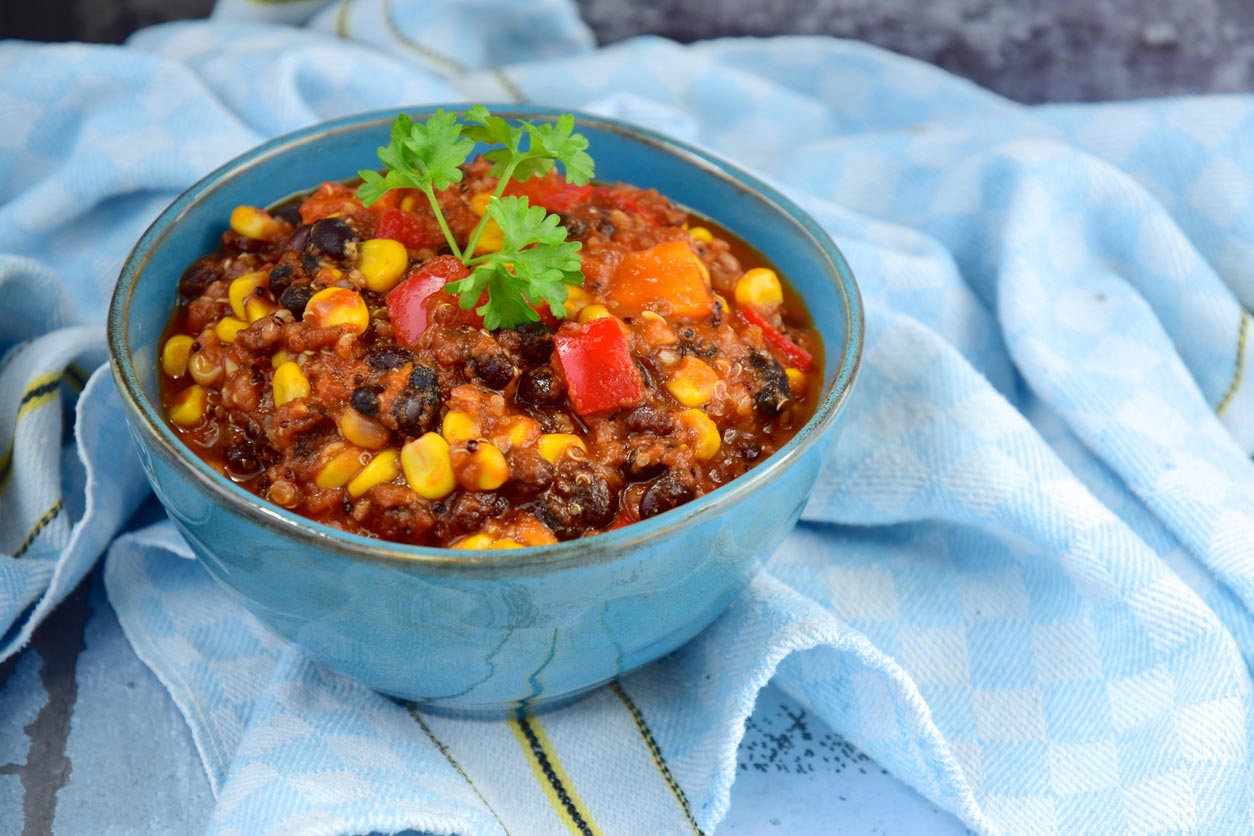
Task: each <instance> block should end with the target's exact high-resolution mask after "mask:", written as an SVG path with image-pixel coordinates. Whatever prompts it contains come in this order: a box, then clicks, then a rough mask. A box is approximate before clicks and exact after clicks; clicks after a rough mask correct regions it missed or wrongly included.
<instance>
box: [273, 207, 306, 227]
mask: <svg viewBox="0 0 1254 836" xmlns="http://www.w3.org/2000/svg"><path fill="white" fill-rule="evenodd" d="M270 215H271V216H272V217H275V218H281V219H283V220H285V221H287V222H288V223H290V224H291V225H292V226H300V204H299V203H284V204H283V205H282V206H280V207H278V208H277V209H273V210H271V212H270Z"/></svg>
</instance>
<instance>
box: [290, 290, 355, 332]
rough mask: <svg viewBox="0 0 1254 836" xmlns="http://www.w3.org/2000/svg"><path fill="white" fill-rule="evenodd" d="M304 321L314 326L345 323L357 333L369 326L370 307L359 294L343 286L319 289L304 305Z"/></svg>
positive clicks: (326, 326) (328, 326)
mask: <svg viewBox="0 0 1254 836" xmlns="http://www.w3.org/2000/svg"><path fill="white" fill-rule="evenodd" d="M304 320H305V322H309V323H311V324H312V325H313V326H314V327H315V328H334V327H336V326H338V325H347V326H349V327H350V328H352V329H353V331H355V332H356V333H358V334H364V333H366V329H367V328H369V327H370V308H369V307H367V306H366V300H365V299H362V298H361V294H359V293H357V292H356V291H352V290H349V289H348V288H344V287H328V288H325V289H324V290H319V291H318V292H317V293H315V294H314V295H313V297H312V298H311V299H310V300H309V304H308V305H306V306H305V316H304Z"/></svg>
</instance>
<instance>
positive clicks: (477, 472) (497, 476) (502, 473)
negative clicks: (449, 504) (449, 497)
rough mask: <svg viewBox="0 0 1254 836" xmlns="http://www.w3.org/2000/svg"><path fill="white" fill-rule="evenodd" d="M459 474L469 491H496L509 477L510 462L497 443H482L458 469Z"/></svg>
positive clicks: (460, 479) (462, 483)
mask: <svg viewBox="0 0 1254 836" xmlns="http://www.w3.org/2000/svg"><path fill="white" fill-rule="evenodd" d="M457 476H458V482H460V483H461V486H462V487H463V488H465V489H466V490H468V491H494V490H496V489H497V488H499V487H500V486H501V485H504V484H505V482H506V481H507V480H508V479H509V464H508V463H507V462H506V461H505V454H503V453H502V452H501V451H500V450H498V449H497V448H496V446H495V445H492V444H480V445H479V446H478V447H477V448H476V449H475V452H473V453H471V454H470V455H469V456H467V457H466V461H465V462H463V463H462V464H461V466H460V467H459V468H458V469H457Z"/></svg>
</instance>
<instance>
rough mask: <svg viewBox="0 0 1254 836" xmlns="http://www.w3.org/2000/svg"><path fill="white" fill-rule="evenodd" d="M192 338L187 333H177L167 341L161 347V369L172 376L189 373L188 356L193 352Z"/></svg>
mask: <svg viewBox="0 0 1254 836" xmlns="http://www.w3.org/2000/svg"><path fill="white" fill-rule="evenodd" d="M192 342H193V340H192V338H191V337H189V336H187V335H186V334H175V335H174V336H173V337H170V339H168V340H166V341H165V347H164V348H162V349H161V370H162V371H163V372H165V373H166V374H168V375H169V376H170V377H182V376H183V375H185V374H187V358H188V357H190V356H191V353H192Z"/></svg>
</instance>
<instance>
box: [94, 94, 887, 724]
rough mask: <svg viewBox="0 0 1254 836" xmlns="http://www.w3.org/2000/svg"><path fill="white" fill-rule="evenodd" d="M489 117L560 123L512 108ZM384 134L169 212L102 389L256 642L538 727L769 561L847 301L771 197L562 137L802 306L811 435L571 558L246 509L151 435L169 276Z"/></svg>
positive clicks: (372, 118) (201, 468)
mask: <svg viewBox="0 0 1254 836" xmlns="http://www.w3.org/2000/svg"><path fill="white" fill-rule="evenodd" d="M450 107H453V108H456V107H457V106H456V105H453V106H450ZM430 111H434V108H431V109H430ZM430 111H427V112H424V113H415V114H414V118H415V119H419V118H426V116H427V115H429V113H430ZM494 112H497V111H496V110H495V109H494ZM499 113H500V115H503V116H506V117H509V118H540V119H544V118H547V117H553V116H555V115H556V111H552V110H548V109H545V108H537V107H511V106H508V105H506V106H502V107H501V108H500V110H499ZM394 115H395V114H394V113H391V112H389V113H372V114H365V115H361V116H354V117H350V118H347V119H341V120H338V121H335V122H329V123H326V124H323V125H317V126H314V127H312V128H307V129H305V130H302V131H298V132H296V133H294V134H289V135H288V136H284V137H280V138H278V139H275V140H272V141H270V142H267V143H265V144H264V145H262V146H260V147H259V148H256V149H255V150H253V151H250V152H248V153H247V154H244V155H243V156H241V157H239V158H237V159H235V160H233V161H232V162H230V163H227V164H226V165H225V166H223V167H222V168H220V169H218V170H217V171H215V172H213V173H212V174H210V175H209V176H208V177H206V178H205V179H203V180H201V181H200V182H199V183H197V184H196V185H195V186H192V188H190V189H189V190H188V191H187V192H185V193H184V194H183V195H182V196H181V197H179V198H178V199H177V200H176V201H174V203H173V204H172V205H171V206H170V208H168V209H167V210H166V211H165V212H163V213H162V214H161V216H160V217H159V218H157V220H156V222H154V223H153V225H152V226H151V227H150V228H149V229H148V231H147V232H145V233H144V236H143V238H141V239H140V241H139V243H138V244H137V245H136V247H135V250H134V252H132V253H131V256H130V258H129V259H128V260H127V262H126V266H125V267H124V268H123V270H122V275H121V278H120V279H119V282H118V287H117V291H116V292H115V293H114V296H113V301H112V304H111V306H110V309H109V349H110V352H111V357H112V366H113V373H114V376H115V377H116V379H117V383H118V388H119V390H120V391H121V394H122V400H123V402H124V403H125V404H126V407H127V411H128V418H129V424H130V426H129V428H130V431H131V436H132V437H133V438H134V441H135V446H136V448H137V449H138V451H139V454H140V458H141V459H142V461H143V464H144V468H145V469H146V471H147V473H148V478H149V480H150V481H151V482H152V486H153V489H154V490H155V491H156V494H157V496H158V497H159V498H160V500H161V502H162V503H163V504H164V505H165V508H166V511H167V512H168V513H169V515H170V518H171V519H173V521H174V523H175V525H177V526H178V528H179V530H180V531H181V532H182V533H183V535H184V536H185V537H186V538H187V540H188V542H189V543H190V544H191V547H192V549H193V550H194V551H195V553H196V555H197V556H198V557H199V558H200V560H201V562H202V563H203V564H204V565H205V567H206V568H207V569H208V570H209V572H210V573H211V574H212V575H213V576H214V577H215V578H216V579H217V580H218V581H219V582H220V583H221V584H222V585H223V586H224V587H226V588H227V589H228V590H230V591H231V592H232V593H233V594H234V595H235V596H236V597H237V598H238V599H239V601H240V602H241V603H243V605H244V606H245V607H247V608H248V609H249V610H250V611H251V612H252V613H253V614H254V615H255V616H256V617H257V618H258V619H260V620H261V621H262V622H263V623H265V624H266V625H267V626H269V627H270V628H272V629H273V630H275V631H277V632H278V633H280V634H282V635H283V636H286V637H287V638H288V639H290V640H292V641H293V642H296V643H297V644H298V645H300V646H301V647H302V648H304V649H305V651H306V652H308V654H309V655H310V656H311V657H313V658H314V659H316V660H318V661H319V662H321V663H322V664H324V665H326V666H327V667H329V668H332V669H333V670H336V671H339V672H341V673H344V674H347V675H348V676H351V677H353V678H355V679H357V680H360V681H361V682H363V683H365V684H366V685H368V686H370V687H371V688H374V689H376V690H378V691H382V692H384V693H387V694H392V695H394V696H397V697H403V698H405V699H409V700H414V701H416V702H418V703H419V704H421V705H422V706H423V707H425V708H428V709H431V710H435V711H443V712H446V713H456V714H462V715H472V716H485V717H493V716H502V715H505V714H513V713H515V712H519V711H524V712H534V711H540V710H544V709H546V708H550V707H553V706H556V705H559V704H561V703H563V702H566V701H569V700H571V699H573V698H575V697H577V696H579V695H580V694H583V693H585V692H587V691H590V690H591V689H594V688H596V687H597V686H599V685H601V684H603V683H605V682H608V681H610V680H612V679H614V678H615V677H618V676H620V675H622V674H623V673H626V672H627V671H630V670H632V669H633V668H636V667H638V666H640V665H643V664H645V663H646V662H649V661H652V660H654V659H657V658H658V657H660V656H663V655H665V654H666V653H669V652H670V651H672V650H675V649H676V648H678V647H679V646H680V645H682V644H683V643H684V642H686V641H688V640H689V639H691V638H692V637H693V636H695V635H696V634H697V633H699V632H700V631H701V630H702V629H703V628H704V627H706V626H707V625H708V624H709V623H710V622H712V621H713V620H714V619H715V618H716V617H717V616H718V615H719V613H721V612H722V611H723V610H724V609H725V608H726V607H727V605H728V604H729V603H731V601H732V599H733V598H735V596H736V595H737V594H738V593H739V592H740V591H741V590H743V589H744V587H745V585H746V584H747V583H748V582H749V580H750V578H752V577H753V575H754V573H755V572H756V571H757V569H758V568H759V567H760V565H761V564H762V563H763V562H764V561H765V559H766V558H767V557H769V556H770V554H771V552H772V551H774V550H775V548H776V547H777V546H778V545H779V544H780V542H781V541H782V540H783V539H784V536H785V535H786V534H787V533H788V531H789V530H790V529H791V528H792V527H793V525H794V524H795V523H796V521H797V518H798V516H799V515H800V513H801V508H802V506H803V505H804V504H805V501H806V498H807V497H808V496H809V494H810V491H811V490H812V489H813V487H814V482H815V479H816V478H817V477H818V474H819V472H820V470H821V469H822V468H823V466H824V460H825V459H826V458H827V455H826V454H827V451H828V450H829V448H830V446H831V444H832V441H833V439H834V437H835V430H836V426H837V422H838V419H839V416H840V413H841V410H842V407H843V406H844V403H845V400H846V398H847V397H848V394H849V391H850V386H851V385H852V384H853V379H854V375H855V372H856V370H857V366H858V358H859V355H860V353H861V348H862V308H861V304H860V301H859V297H858V289H857V286H856V285H855V284H854V280H853V276H852V275H851V274H850V272H849V268H848V266H847V265H846V264H845V261H844V259H843V258H842V257H841V254H840V252H839V251H838V250H837V249H836V247H835V245H833V243H832V241H831V239H830V238H829V237H828V236H827V234H826V233H825V232H823V230H822V229H820V228H819V226H818V225H817V224H815V222H814V221H813V220H811V219H810V218H809V217H807V216H806V215H805V213H804V212H802V211H801V209H799V208H798V207H797V206H796V205H795V204H793V203H792V202H791V201H789V200H788V199H787V198H785V197H784V196H783V195H781V194H779V193H778V192H776V191H775V190H774V189H772V188H770V187H769V186H767V185H766V184H764V183H762V182H760V181H758V180H756V179H754V178H753V177H751V176H749V175H748V174H746V173H744V172H742V171H740V170H738V169H736V168H733V167H732V166H730V165H728V164H727V163H725V162H723V161H721V160H719V159H716V158H714V157H712V156H710V155H709V154H706V153H704V152H702V151H699V150H697V149H695V148H692V147H689V146H687V145H683V144H681V143H679V142H675V141H674V140H671V139H668V138H666V137H663V136H660V135H658V134H655V133H651V132H649V131H645V130H641V129H639V128H635V127H632V126H629V125H625V124H622V123H619V122H614V121H612V120H608V119H602V118H599V117H595V116H589V115H577V120H576V121H577V123H578V130H580V131H582V132H583V133H584V134H585V135H586V136H587V137H588V139H589V141H590V143H591V151H592V153H593V154H594V155H595V157H596V163H597V177H598V179H600V180H603V181H617V180H622V181H625V182H630V183H634V184H636V185H639V186H644V187H649V186H654V187H656V188H657V189H658V190H660V191H661V192H662V193H663V194H666V195H667V196H669V197H670V198H671V199H673V200H675V201H677V202H678V203H680V204H682V205H684V206H686V207H688V208H690V209H692V210H694V211H696V212H698V213H700V214H702V215H705V216H707V217H709V218H712V219H713V220H715V221H717V222H718V223H720V224H722V225H724V226H726V227H727V228H729V229H731V230H733V231H735V232H736V233H737V234H739V235H740V236H742V237H743V238H745V239H746V240H747V241H749V243H751V244H752V245H753V246H755V247H756V248H757V249H758V250H760V251H761V252H762V254H763V255H765V256H766V257H767V258H768V259H769V260H770V261H771V262H773V263H774V264H775V266H776V267H778V268H779V270H780V271H781V272H782V274H783V275H784V276H786V277H787V278H788V280H789V281H790V282H791V284H792V286H793V287H794V288H795V289H796V290H797V291H798V292H799V293H800V294H801V296H802V297H803V298H804V299H805V301H806V304H807V305H808V306H809V309H810V312H811V314H812V315H813V317H814V321H815V322H816V323H817V324H818V328H819V330H820V331H821V333H822V337H823V342H824V350H825V356H824V362H825V369H826V373H825V378H824V383H823V385H824V394H823V399H822V402H821V403H820V404H819V406H818V410H817V412H816V413H815V415H814V417H813V419H811V420H810V422H809V423H807V424H806V425H805V426H804V427H803V428H802V429H801V431H800V432H799V433H797V435H796V437H794V438H793V439H792V440H791V441H790V442H789V443H788V444H787V445H785V446H784V448H783V449H781V450H780V451H778V452H777V453H776V454H775V455H773V456H771V457H770V458H769V459H767V460H766V461H764V462H762V463H761V464H760V465H758V467H756V468H755V469H753V470H752V471H750V472H749V473H748V474H746V475H745V476H742V477H740V478H739V479H737V480H735V481H734V482H732V483H730V484H728V485H726V486H724V487H722V488H720V489H719V490H717V491H715V492H713V493H711V494H709V495H707V496H704V497H701V498H699V499H697V500H695V501H693V502H690V503H688V504H687V505H684V506H682V507H680V508H677V509H674V510H672V511H668V512H666V513H664V514H661V515H659V516H657V517H654V518H652V519H649V520H645V521H643V522H639V523H636V524H635V525H630V526H627V527H625V528H622V529H618V530H616V531H611V532H608V533H605V534H598V535H596V536H595V537H591V538H587V539H583V540H576V541H571V542H566V543H558V544H555V545H551V546H538V547H531V548H524V549H515V550H508V551H483V552H462V551H449V550H443V549H435V548H419V547H414V546H405V545H398V544H395V543H387V542H382V541H379V540H372V539H368V538H365V537H359V536H356V535H351V534H345V533H343V532H340V531H336V530H334V529H331V528H327V527H325V526H322V525H319V524H317V523H314V522H312V521H310V520H308V519H306V518H304V517H301V516H298V515H296V514H292V513H289V512H287V511H285V510H283V509H282V508H279V507H277V506H274V505H270V504H268V503H266V502H264V501H262V500H260V499H258V498H257V497H256V496H254V495H252V494H250V493H248V492H247V491H245V490H243V489H242V488H240V487H238V486H237V485H235V484H233V483H232V482H230V481H229V480H227V479H225V478H223V477H222V476H220V475H218V474H217V473H216V472H214V471H213V470H212V469H210V468H209V467H208V466H207V465H205V464H204V463H203V462H202V461H201V460H200V459H199V458H197V457H196V456H195V455H194V454H193V453H192V452H191V451H190V450H188V449H187V448H186V447H185V446H184V445H183V443H182V442H181V441H179V440H178V438H176V437H175V435H174V434H173V433H172V432H171V430H170V429H169V428H168V427H167V426H166V424H165V422H164V419H163V417H162V414H161V408H160V400H159V398H158V393H157V353H158V349H159V342H160V339H161V334H162V329H163V328H164V327H165V324H166V321H167V319H168V318H169V315H170V312H171V309H172V307H173V305H174V303H175V294H176V284H177V278H178V276H179V275H180V274H181V273H182V271H183V269H184V268H185V267H186V266H187V265H188V264H190V263H191V262H192V261H193V260H194V259H195V258H196V257H197V256H199V255H201V254H202V253H205V252H209V251H211V250H212V249H214V248H215V247H216V245H217V243H218V239H219V235H220V234H221V231H222V230H223V229H224V228H225V226H226V220H227V218H228V216H229V215H230V212H231V209H232V208H233V207H234V206H236V205H237V204H241V203H243V204H250V205H267V204H270V203H272V202H275V201H278V200H281V199H282V198H285V197H287V196H289V195H292V194H293V193H295V192H299V191H302V190H305V189H308V188H310V187H312V186H315V185H317V184H318V183H320V182H322V181H324V180H342V179H345V178H348V177H351V176H353V175H354V174H355V173H356V171H357V170H358V169H361V168H368V167H374V166H376V165H377V161H376V159H375V148H376V147H377V146H379V145H382V144H384V143H385V142H386V140H387V135H388V128H389V124H390V123H391V121H392V118H393V116H394Z"/></svg>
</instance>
